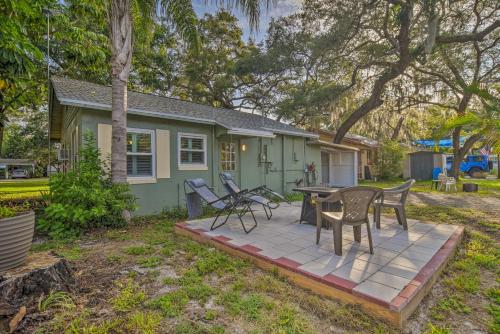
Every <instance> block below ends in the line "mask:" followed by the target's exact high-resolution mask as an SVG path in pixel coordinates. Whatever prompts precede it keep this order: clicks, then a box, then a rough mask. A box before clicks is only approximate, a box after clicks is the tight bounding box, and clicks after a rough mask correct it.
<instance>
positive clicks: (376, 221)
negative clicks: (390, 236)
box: [375, 206, 382, 230]
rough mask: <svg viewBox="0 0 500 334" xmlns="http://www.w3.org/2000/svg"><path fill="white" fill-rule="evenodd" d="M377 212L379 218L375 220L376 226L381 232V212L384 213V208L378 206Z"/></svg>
mask: <svg viewBox="0 0 500 334" xmlns="http://www.w3.org/2000/svg"><path fill="white" fill-rule="evenodd" d="M375 211H376V213H377V218H376V219H375V226H376V227H377V228H378V229H379V230H380V211H382V207H379V206H376V207H375Z"/></svg>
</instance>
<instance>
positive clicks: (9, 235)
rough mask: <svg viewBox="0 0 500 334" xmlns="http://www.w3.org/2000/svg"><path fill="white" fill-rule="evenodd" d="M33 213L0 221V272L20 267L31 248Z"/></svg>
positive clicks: (33, 225)
mask: <svg viewBox="0 0 500 334" xmlns="http://www.w3.org/2000/svg"><path fill="white" fill-rule="evenodd" d="M34 230H35V213H34V212H33V211H30V212H27V213H23V214H21V215H18V216H15V217H10V218H3V219H0V272H2V271H5V270H7V269H11V268H14V267H17V266H20V265H22V264H23V263H24V260H25V259H26V255H27V254H28V252H29V250H30V248H31V242H32V241H33V232H34Z"/></svg>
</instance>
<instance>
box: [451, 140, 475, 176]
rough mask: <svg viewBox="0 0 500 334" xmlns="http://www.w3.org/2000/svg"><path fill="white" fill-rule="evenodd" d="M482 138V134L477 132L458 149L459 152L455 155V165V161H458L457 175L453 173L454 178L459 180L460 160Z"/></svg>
mask: <svg viewBox="0 0 500 334" xmlns="http://www.w3.org/2000/svg"><path fill="white" fill-rule="evenodd" d="M479 139H481V135H480V134H478V133H476V134H474V135H472V136H470V137H469V138H467V140H466V141H465V142H464V145H463V146H462V147H461V148H460V149H459V150H458V153H457V154H456V155H455V156H454V157H453V166H455V163H458V167H457V174H456V176H455V175H453V177H454V178H456V179H457V180H458V168H459V167H460V162H461V161H462V160H464V158H465V155H466V154H467V153H468V152H469V151H470V149H471V148H472V146H473V145H474V144H475V143H476V142H477V141H478V140H479Z"/></svg>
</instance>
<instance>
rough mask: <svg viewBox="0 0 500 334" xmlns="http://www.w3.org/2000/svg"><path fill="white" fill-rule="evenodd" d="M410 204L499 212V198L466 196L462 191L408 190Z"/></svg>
mask: <svg viewBox="0 0 500 334" xmlns="http://www.w3.org/2000/svg"><path fill="white" fill-rule="evenodd" d="M408 201H409V203H410V204H415V205H433V206H451V207H455V208H471V209H477V210H481V211H485V212H488V213H492V214H500V199H499V198H496V197H487V196H467V195H464V194H463V193H458V194H454V193H425V192H410V194H409V196H408Z"/></svg>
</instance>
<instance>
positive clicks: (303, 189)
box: [293, 187, 342, 195]
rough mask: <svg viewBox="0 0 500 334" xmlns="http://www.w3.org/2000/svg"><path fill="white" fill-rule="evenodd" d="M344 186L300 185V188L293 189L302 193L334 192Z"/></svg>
mask: <svg viewBox="0 0 500 334" xmlns="http://www.w3.org/2000/svg"><path fill="white" fill-rule="evenodd" d="M340 189H342V188H340V187H335V188H332V187H299V188H294V189H293V191H298V192H301V193H308V194H313V193H315V194H327V195H328V194H333V193H334V192H336V191H338V190H340Z"/></svg>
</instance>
